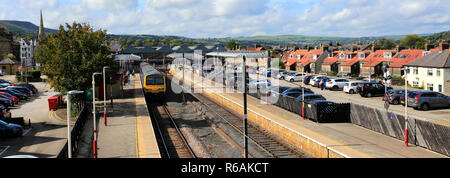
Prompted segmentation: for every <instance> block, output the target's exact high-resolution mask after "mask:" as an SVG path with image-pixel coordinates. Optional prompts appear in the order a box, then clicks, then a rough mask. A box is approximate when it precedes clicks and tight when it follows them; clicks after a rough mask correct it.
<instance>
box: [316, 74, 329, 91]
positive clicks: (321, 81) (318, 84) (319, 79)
mask: <svg viewBox="0 0 450 178" xmlns="http://www.w3.org/2000/svg"><path fill="white" fill-rule="evenodd" d="M328 80H329V78H328V77H324V78H318V79H317V81H316V82H314V85H312V86H313V87H318V88H320V86H321V85H322V84H323V82H327V81H328Z"/></svg>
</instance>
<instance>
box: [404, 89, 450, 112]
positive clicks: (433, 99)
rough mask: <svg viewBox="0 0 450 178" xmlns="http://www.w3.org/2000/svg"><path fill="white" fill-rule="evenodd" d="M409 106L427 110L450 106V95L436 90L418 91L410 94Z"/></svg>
mask: <svg viewBox="0 0 450 178" xmlns="http://www.w3.org/2000/svg"><path fill="white" fill-rule="evenodd" d="M407 102H408V106H410V107H413V108H414V109H421V110H423V111H427V110H429V109H431V108H444V107H445V108H446V107H450V96H445V95H443V94H441V93H438V92H434V91H416V92H412V93H411V94H408V101H407Z"/></svg>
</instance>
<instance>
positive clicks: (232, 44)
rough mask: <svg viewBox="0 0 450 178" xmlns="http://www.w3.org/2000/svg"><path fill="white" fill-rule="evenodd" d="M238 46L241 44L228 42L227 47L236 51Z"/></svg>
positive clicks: (232, 41)
mask: <svg viewBox="0 0 450 178" xmlns="http://www.w3.org/2000/svg"><path fill="white" fill-rule="evenodd" d="M238 45H239V43H237V42H236V41H234V40H230V41H228V42H227V45H226V47H227V48H228V49H230V50H236V49H237V46H238Z"/></svg>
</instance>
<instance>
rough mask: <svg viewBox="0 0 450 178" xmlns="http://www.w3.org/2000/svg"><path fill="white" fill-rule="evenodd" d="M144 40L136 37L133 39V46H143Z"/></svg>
mask: <svg viewBox="0 0 450 178" xmlns="http://www.w3.org/2000/svg"><path fill="white" fill-rule="evenodd" d="M143 44H144V42H143V41H142V40H141V39H137V40H136V41H134V46H136V47H140V46H143Z"/></svg>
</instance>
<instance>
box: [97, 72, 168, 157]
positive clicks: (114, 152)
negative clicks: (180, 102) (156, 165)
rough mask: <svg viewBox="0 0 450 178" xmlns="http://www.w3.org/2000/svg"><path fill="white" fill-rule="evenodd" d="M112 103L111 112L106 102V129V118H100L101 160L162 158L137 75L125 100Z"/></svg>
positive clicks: (128, 86)
mask: <svg viewBox="0 0 450 178" xmlns="http://www.w3.org/2000/svg"><path fill="white" fill-rule="evenodd" d="M99 103H101V105H103V102H99ZM99 103H98V105H100V104H99ZM113 104H114V108H113V109H111V107H110V103H109V102H108V103H107V109H108V111H107V113H108V115H107V126H105V124H104V119H103V117H102V118H100V119H99V120H100V122H99V123H98V124H99V125H98V127H99V128H98V157H99V158H160V153H159V148H158V145H157V142H156V137H155V135H154V133H155V132H154V131H153V127H152V123H151V120H150V117H149V114H148V110H147V105H146V102H145V97H144V94H143V92H142V87H141V81H140V78H139V75H138V74H136V76H135V77H134V78H133V77H131V78H130V82H129V84H128V85H127V86H126V87H125V89H124V95H123V98H121V99H114V103H113ZM101 110H102V111H101V113H103V107H102V108H101ZM101 115H102V116H103V114H101Z"/></svg>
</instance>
